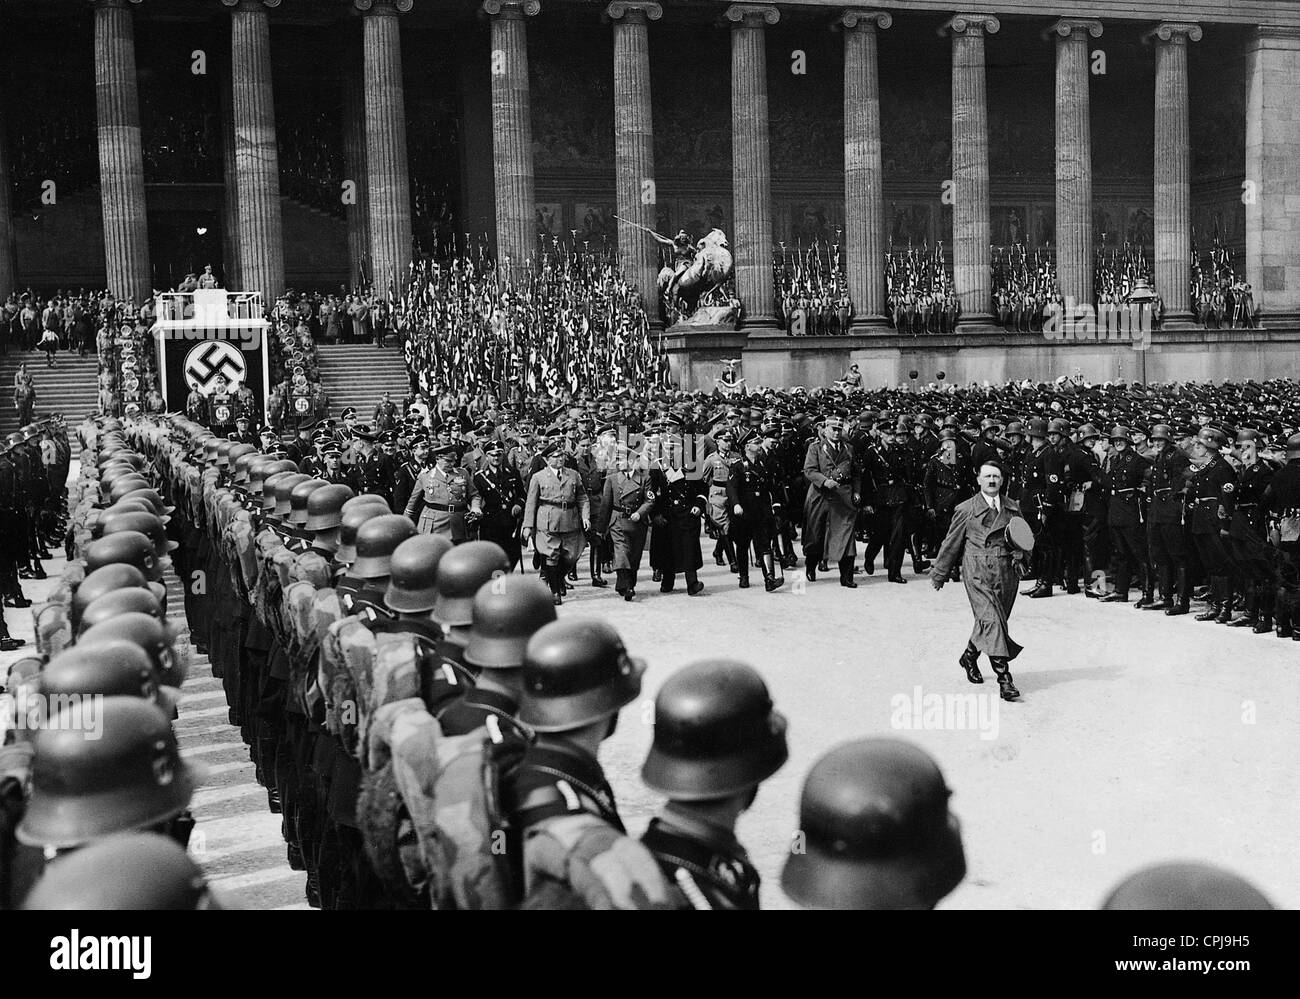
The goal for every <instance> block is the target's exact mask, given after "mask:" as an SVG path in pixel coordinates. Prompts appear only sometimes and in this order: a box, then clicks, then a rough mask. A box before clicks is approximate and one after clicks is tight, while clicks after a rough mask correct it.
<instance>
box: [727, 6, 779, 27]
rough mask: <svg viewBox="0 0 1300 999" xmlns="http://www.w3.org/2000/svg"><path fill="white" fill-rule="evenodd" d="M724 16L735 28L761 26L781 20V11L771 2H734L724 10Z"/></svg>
mask: <svg viewBox="0 0 1300 999" xmlns="http://www.w3.org/2000/svg"><path fill="white" fill-rule="evenodd" d="M722 17H723V20H726V21H730V22H731V26H732V27H733V28H761V27H763V26H764V25H765V24H776V22H777V21H779V20H781V12H780V11H779V10H777V9H776V8H775V7H774V6H772V5H771V4H770V3H733V4H732V5H731V6H730V7H728V8H727V9H726V10H724V11H723V12H722Z"/></svg>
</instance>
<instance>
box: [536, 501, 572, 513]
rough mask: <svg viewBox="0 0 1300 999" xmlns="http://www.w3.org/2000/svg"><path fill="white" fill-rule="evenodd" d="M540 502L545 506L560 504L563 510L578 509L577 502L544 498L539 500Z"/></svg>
mask: <svg viewBox="0 0 1300 999" xmlns="http://www.w3.org/2000/svg"><path fill="white" fill-rule="evenodd" d="M538 502H539V503H541V504H542V505H543V506H558V507H559V508H560V509H561V510H576V509H577V508H578V504H577V503H561V502H560V501H559V500H548V499H543V500H538Z"/></svg>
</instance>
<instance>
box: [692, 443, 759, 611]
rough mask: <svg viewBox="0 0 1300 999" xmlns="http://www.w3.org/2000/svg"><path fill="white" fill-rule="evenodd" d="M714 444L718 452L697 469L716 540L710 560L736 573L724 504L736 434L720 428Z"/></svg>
mask: <svg viewBox="0 0 1300 999" xmlns="http://www.w3.org/2000/svg"><path fill="white" fill-rule="evenodd" d="M713 442H714V443H715V444H716V445H717V450H716V451H712V452H710V453H709V454H708V455H706V456H705V458H704V462H703V464H702V465H701V467H700V478H701V479H702V481H703V485H704V489H705V495H706V496H707V497H708V501H709V505H708V507H707V508H706V511H705V512H706V513H707V515H708V527H709V533H710V534H712V535H713V537H714V538H715V544H714V546H713V560H714V562H716V563H717V564H718V565H725V566H727V567H728V568H730V569H731V571H732V572H738V571H739V567H738V565H737V562H736V546H735V542H734V541H733V540H732V538H731V514H730V512H729V510H728V505H729V504H728V503H727V476H728V475H729V472H730V467H731V464H732V462H733V461H734V458H733V455H732V452H733V449H734V448H735V446H736V432H735V431H734V430H732V429H731V428H730V427H721V428H719V429H718V430H717V432H716V433H715V434H714V435H713ZM746 585H748V583H746Z"/></svg>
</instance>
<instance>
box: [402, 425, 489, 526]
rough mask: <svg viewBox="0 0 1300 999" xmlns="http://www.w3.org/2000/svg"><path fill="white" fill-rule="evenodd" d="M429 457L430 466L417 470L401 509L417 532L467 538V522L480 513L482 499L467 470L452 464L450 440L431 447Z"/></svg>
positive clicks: (454, 451)
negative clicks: (417, 473) (432, 449)
mask: <svg viewBox="0 0 1300 999" xmlns="http://www.w3.org/2000/svg"><path fill="white" fill-rule="evenodd" d="M433 458H434V462H435V464H434V467H433V468H431V469H428V470H426V471H423V472H421V473H420V476H419V478H418V479H417V480H416V483H415V489H414V490H413V491H412V492H411V498H410V499H408V500H407V501H406V508H405V511H404V512H405V514H406V516H407V517H410V518H411V520H412V521H415V522H416V523H417V527H418V530H419V532H420V533H421V534H438V535H441V536H442V537H445V538H446V539H447V540H448V541H450V542H451V543H452V544H460V543H461V542H462V541H468V540H469V538H470V525H471V523H473V522H474V521H477V520H478V518H479V517H480V516H481V515H482V511H483V503H482V500H481V499H480V498H479V495H478V491H477V490H476V489H475V487H474V481H473V479H472V478H471V477H470V475H469V473H468V472H467V471H465V469H464V468H461V467H460V466H458V465H457V464H456V447H455V445H454V444H443V445H440V446H439V447H437V448H435V449H434V451H433ZM417 516H418V518H419V519H418V521H417V520H416V518H417Z"/></svg>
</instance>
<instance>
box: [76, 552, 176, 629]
mask: <svg viewBox="0 0 1300 999" xmlns="http://www.w3.org/2000/svg"><path fill="white" fill-rule="evenodd" d="M148 583H149V581H148V580H147V579H145V577H144V573H143V572H141V571H140V570H139V569H137V568H136V567H135V566H133V565H127V564H126V563H124V562H114V563H113V564H111V565H106V566H104V567H102V568H100V569H96V570H95V571H94V572H88V573H86V576H85V578H84V579H83V580H82V581H81V585H80V586H78V587H77V589H76V592H75V593H73V594H72V612H71V615H70V617H71V619H72V625H73V627H76V624H77V622H78V621H79V620H80V619H81V615H82V612H83V611H85V609H86V608H87V607H88V606H90V604H91V603H92V602H94V601H95V600H98V599H99V598H100V597H102V596H103V595H104V594H106V593H112V592H113V591H114V590H120V589H126V588H130V587H147V586H148ZM155 585H156V586H158V588H159V589H162V584H155Z"/></svg>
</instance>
